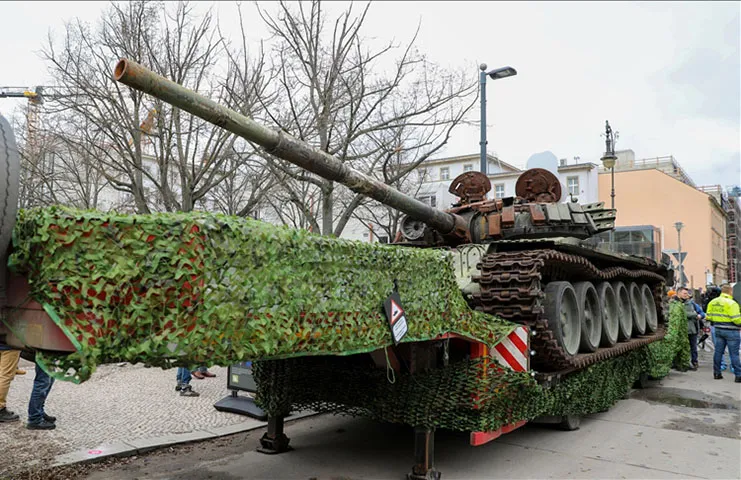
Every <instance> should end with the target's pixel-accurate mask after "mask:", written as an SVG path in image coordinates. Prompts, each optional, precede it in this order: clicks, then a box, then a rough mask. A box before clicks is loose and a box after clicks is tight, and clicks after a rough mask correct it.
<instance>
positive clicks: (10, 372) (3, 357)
mask: <svg viewBox="0 0 741 480" xmlns="http://www.w3.org/2000/svg"><path fill="white" fill-rule="evenodd" d="M20 356H21V351H20V350H15V349H12V348H10V347H9V346H7V345H4V344H0V423H4V422H15V421H16V420H18V418H19V417H18V415H17V414H15V413H14V412H12V411H10V410H8V408H7V404H6V400H7V399H8V391H9V390H10V382H12V381H13V379H14V378H15V374H16V370H17V368H18V359H19V358H20Z"/></svg>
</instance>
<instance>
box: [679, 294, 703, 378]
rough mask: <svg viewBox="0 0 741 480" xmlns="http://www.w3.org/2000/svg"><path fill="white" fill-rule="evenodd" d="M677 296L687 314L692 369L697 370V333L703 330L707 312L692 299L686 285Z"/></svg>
mask: <svg viewBox="0 0 741 480" xmlns="http://www.w3.org/2000/svg"><path fill="white" fill-rule="evenodd" d="M677 297H678V298H679V300H680V301H681V302H682V303H683V304H684V311H685V313H686V315H687V335H688V336H689V340H690V357H691V361H692V366H691V367H690V370H697V366H698V363H697V335H698V334H699V333H700V332H701V331H702V326H703V320H705V312H703V311H702V308H700V306H699V305H698V304H696V303H695V301H694V300H692V295H691V294H690V291H689V289H687V288H686V287H680V288H679V290H678V291H677Z"/></svg>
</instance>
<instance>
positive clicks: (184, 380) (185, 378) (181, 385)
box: [175, 367, 200, 397]
mask: <svg viewBox="0 0 741 480" xmlns="http://www.w3.org/2000/svg"><path fill="white" fill-rule="evenodd" d="M191 378H192V376H191V374H190V370H188V369H187V368H184V367H178V373H177V382H178V384H177V386H176V387H175V390H176V391H178V392H180V395H181V396H183V397H197V396H199V395H200V394H199V393H198V392H194V391H193V387H191V386H190V380H191Z"/></svg>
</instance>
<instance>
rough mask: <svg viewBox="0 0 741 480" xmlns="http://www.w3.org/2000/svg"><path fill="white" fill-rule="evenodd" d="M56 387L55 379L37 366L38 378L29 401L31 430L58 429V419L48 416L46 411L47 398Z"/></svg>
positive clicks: (34, 381)
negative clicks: (53, 386)
mask: <svg viewBox="0 0 741 480" xmlns="http://www.w3.org/2000/svg"><path fill="white" fill-rule="evenodd" d="M52 385H54V379H53V378H52V377H50V376H49V375H48V374H47V373H46V372H45V371H44V369H43V368H41V367H40V366H39V364H38V363H37V364H36V376H35V377H34V379H33V389H32V390H31V399H30V400H29V401H28V423H27V424H26V428H27V429H29V430H54V429H55V428H57V424H56V423H55V422H56V421H57V418H56V417H52V416H51V415H47V414H46V412H45V411H44V404H45V403H46V397H47V396H49V391H51V387H52Z"/></svg>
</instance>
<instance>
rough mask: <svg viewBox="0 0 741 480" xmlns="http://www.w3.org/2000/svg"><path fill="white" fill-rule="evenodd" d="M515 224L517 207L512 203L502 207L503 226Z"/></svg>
mask: <svg viewBox="0 0 741 480" xmlns="http://www.w3.org/2000/svg"><path fill="white" fill-rule="evenodd" d="M514 225H515V207H514V206H512V205H510V206H509V207H504V209H502V227H504V228H509V227H514Z"/></svg>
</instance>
